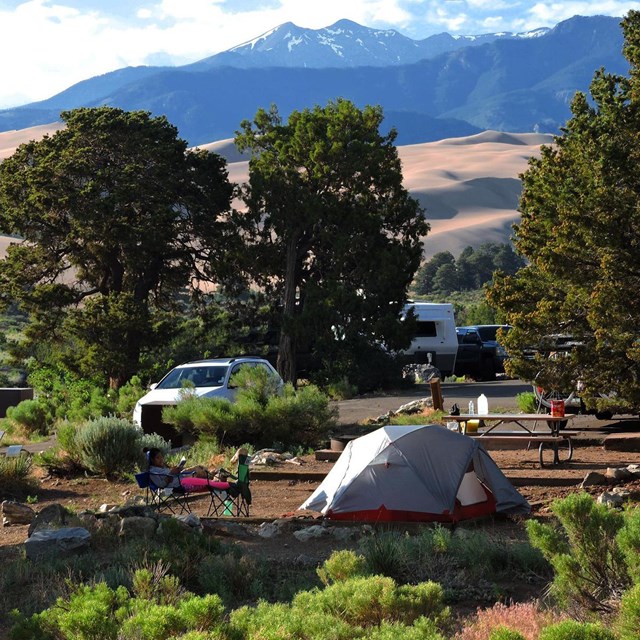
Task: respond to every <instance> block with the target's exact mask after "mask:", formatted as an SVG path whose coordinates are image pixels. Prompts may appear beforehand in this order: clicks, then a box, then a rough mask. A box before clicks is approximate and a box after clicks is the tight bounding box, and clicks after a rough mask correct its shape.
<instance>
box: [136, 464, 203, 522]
mask: <svg viewBox="0 0 640 640" xmlns="http://www.w3.org/2000/svg"><path fill="white" fill-rule="evenodd" d="M135 478H136V482H137V483H138V486H139V487H140V488H141V489H144V490H145V503H146V504H147V505H148V506H150V507H152V508H154V509H156V510H157V511H159V512H160V511H163V510H164V509H167V510H169V511H170V512H171V513H173V514H174V515H176V509H179V513H191V507H189V503H188V501H187V498H188V496H189V494H188V492H187V491H185V489H184V487H182V486H180V487H161V486H159V485H158V484H156V483H155V482H154V481H153V479H152V476H151V474H150V473H149V472H148V471H142V472H141V473H136V474H135ZM174 507H176V509H174Z"/></svg>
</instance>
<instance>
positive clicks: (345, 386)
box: [326, 377, 358, 400]
mask: <svg viewBox="0 0 640 640" xmlns="http://www.w3.org/2000/svg"><path fill="white" fill-rule="evenodd" d="M326 391H327V395H328V396H329V397H330V398H331V399H332V400H349V399H350V398H353V397H354V396H355V395H357V393H358V387H356V385H355V384H351V383H350V382H349V380H348V379H347V378H346V377H345V378H343V379H342V380H336V381H335V382H329V383H328V384H327V387H326Z"/></svg>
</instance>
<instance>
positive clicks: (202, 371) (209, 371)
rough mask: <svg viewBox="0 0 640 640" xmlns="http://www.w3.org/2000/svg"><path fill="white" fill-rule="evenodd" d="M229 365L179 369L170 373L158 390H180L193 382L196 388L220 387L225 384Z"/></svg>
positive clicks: (161, 382)
mask: <svg viewBox="0 0 640 640" xmlns="http://www.w3.org/2000/svg"><path fill="white" fill-rule="evenodd" d="M228 369H229V365H226V364H224V365H209V366H205V365H198V366H193V367H179V368H178V369H174V370H173V371H170V372H169V373H168V374H167V375H166V376H165V377H164V378H163V379H162V380H161V381H160V382H159V383H158V386H157V387H156V389H179V388H180V387H182V386H184V383H185V382H187V381H188V382H191V383H193V384H194V385H195V386H196V387H219V386H220V385H222V384H224V378H225V376H226V375H227V370H228Z"/></svg>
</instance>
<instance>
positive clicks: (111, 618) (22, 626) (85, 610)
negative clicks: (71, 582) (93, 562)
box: [11, 583, 129, 640]
mask: <svg viewBox="0 0 640 640" xmlns="http://www.w3.org/2000/svg"><path fill="white" fill-rule="evenodd" d="M128 601H129V594H128V592H127V590H126V589H125V588H124V587H119V588H118V589H116V590H115V591H114V590H113V589H110V588H109V587H107V585H106V584H104V583H102V584H97V585H95V586H92V587H89V586H85V585H80V586H77V587H76V588H75V590H74V591H73V593H72V594H71V595H70V596H69V598H68V599H63V598H58V600H57V602H56V605H55V606H53V607H51V608H50V609H47V610H46V611H43V612H42V613H40V614H36V615H34V616H32V617H31V618H25V617H23V616H16V619H15V625H14V627H13V628H12V630H11V638H13V639H14V640H22V639H23V638H24V639H25V640H26V639H27V638H41V639H42V640H44V639H45V638H62V639H64V640H116V638H117V637H118V628H119V626H120V625H119V619H121V618H122V617H123V616H124V615H126V611H127V605H128Z"/></svg>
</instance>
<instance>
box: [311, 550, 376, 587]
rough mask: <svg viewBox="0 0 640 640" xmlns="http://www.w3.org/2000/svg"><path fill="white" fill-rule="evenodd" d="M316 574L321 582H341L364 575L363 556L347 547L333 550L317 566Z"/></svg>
mask: <svg viewBox="0 0 640 640" xmlns="http://www.w3.org/2000/svg"><path fill="white" fill-rule="evenodd" d="M317 574H318V577H319V578H320V580H321V581H322V583H323V584H325V585H328V584H332V583H334V582H343V581H345V580H350V579H351V578H356V577H359V576H364V575H365V574H366V562H365V559H364V556H359V555H357V554H355V553H354V552H353V551H351V550H349V549H343V550H342V551H334V552H333V553H332V554H331V556H330V557H329V558H328V559H327V560H325V561H324V563H323V565H322V566H321V567H318V569H317Z"/></svg>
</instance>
